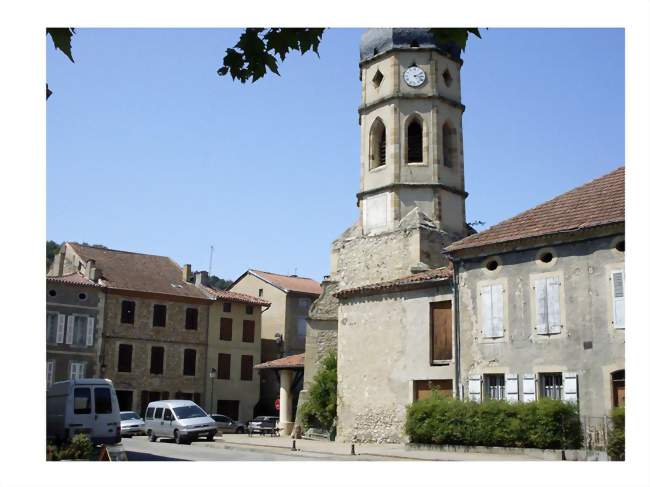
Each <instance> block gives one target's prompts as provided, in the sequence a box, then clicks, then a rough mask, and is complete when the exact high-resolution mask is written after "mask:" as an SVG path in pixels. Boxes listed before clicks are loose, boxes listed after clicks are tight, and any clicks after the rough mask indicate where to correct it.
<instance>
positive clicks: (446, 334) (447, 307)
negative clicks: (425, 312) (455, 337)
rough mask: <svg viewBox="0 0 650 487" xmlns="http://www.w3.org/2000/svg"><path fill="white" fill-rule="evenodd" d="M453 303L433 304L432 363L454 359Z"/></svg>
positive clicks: (441, 302)
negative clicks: (452, 337)
mask: <svg viewBox="0 0 650 487" xmlns="http://www.w3.org/2000/svg"><path fill="white" fill-rule="evenodd" d="M451 318H452V317H451V301H440V302H438V303H431V332H430V333H431V363H434V362H437V361H449V360H451V358H452V339H451V336H452V333H451V323H452V319H451Z"/></svg>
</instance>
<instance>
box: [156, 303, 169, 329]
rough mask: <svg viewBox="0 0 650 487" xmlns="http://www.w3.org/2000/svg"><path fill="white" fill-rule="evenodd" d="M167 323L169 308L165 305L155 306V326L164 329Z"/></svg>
mask: <svg viewBox="0 0 650 487" xmlns="http://www.w3.org/2000/svg"><path fill="white" fill-rule="evenodd" d="M166 322H167V306H165V305H164V304H154V305H153V326H157V327H164V326H165V324H166Z"/></svg>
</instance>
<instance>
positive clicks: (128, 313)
mask: <svg viewBox="0 0 650 487" xmlns="http://www.w3.org/2000/svg"><path fill="white" fill-rule="evenodd" d="M120 322H122V323H129V324H131V325H132V324H133V323H134V322H135V302H134V301H122V316H121V319H120Z"/></svg>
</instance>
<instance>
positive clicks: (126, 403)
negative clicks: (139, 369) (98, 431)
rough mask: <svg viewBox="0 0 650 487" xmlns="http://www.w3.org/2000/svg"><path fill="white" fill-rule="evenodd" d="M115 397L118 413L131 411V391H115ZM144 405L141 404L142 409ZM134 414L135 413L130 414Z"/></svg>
mask: <svg viewBox="0 0 650 487" xmlns="http://www.w3.org/2000/svg"><path fill="white" fill-rule="evenodd" d="M115 395H116V396H117V405H118V406H119V408H120V411H132V410H133V391H127V390H121V389H116V390H115ZM144 406H146V404H143V407H144ZM131 414H136V413H131Z"/></svg>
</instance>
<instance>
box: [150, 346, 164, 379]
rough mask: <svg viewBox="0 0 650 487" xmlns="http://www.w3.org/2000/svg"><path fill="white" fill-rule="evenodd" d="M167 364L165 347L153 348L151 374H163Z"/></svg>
mask: <svg viewBox="0 0 650 487" xmlns="http://www.w3.org/2000/svg"><path fill="white" fill-rule="evenodd" d="M164 363H165V349H164V348H163V347H151V365H150V367H149V373H150V374H162V373H163V368H164Z"/></svg>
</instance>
